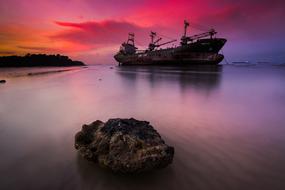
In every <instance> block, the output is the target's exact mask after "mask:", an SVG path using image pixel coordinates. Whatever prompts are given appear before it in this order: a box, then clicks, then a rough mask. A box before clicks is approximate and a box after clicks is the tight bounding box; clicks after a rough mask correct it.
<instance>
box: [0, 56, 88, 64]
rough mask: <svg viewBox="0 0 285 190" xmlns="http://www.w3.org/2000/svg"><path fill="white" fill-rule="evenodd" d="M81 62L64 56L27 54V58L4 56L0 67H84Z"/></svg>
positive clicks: (0, 61) (0, 59)
mask: <svg viewBox="0 0 285 190" xmlns="http://www.w3.org/2000/svg"><path fill="white" fill-rule="evenodd" d="M84 65H85V64H84V63H83V62H81V61H72V60H71V59H70V58H69V57H67V56H63V55H59V54H57V55H46V54H27V55H25V56H16V55H13V56H2V57H0V67H39V66H44V67H47V66H48V67H49V66H84Z"/></svg>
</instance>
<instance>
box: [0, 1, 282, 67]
mask: <svg viewBox="0 0 285 190" xmlns="http://www.w3.org/2000/svg"><path fill="white" fill-rule="evenodd" d="M185 19H187V20H188V21H189V22H190V28H189V30H188V35H194V34H197V33H199V32H203V31H200V30H197V29H196V28H197V26H199V28H203V29H210V28H214V29H215V30H216V31H217V32H218V34H217V37H223V38H226V39H227V40H228V41H227V43H226V45H225V47H224V48H223V50H222V52H223V54H224V55H225V57H226V60H227V61H228V62H231V61H244V60H250V61H273V62H282V63H284V62H285V48H284V47H285V46H284V44H285V24H284V20H285V2H284V1H283V0H270V1H265V0H140V1H138V0H26V1H23V0H1V1H0V56H1V55H15V54H16V55H25V54H27V53H46V54H57V53H59V54H64V55H68V56H70V57H71V58H72V59H77V60H81V61H84V62H85V63H87V64H104V63H115V60H114V59H113V55H114V54H115V53H116V52H117V51H118V49H119V46H120V44H121V43H122V42H124V41H126V39H127V35H128V33H129V32H134V33H135V42H136V45H137V46H138V47H139V48H140V49H142V48H146V46H147V45H148V43H149V40H150V38H149V33H150V31H151V30H152V31H156V32H157V33H158V34H161V35H162V36H163V37H165V39H164V41H167V40H169V39H180V38H181V35H182V33H183V21H184V20H185Z"/></svg>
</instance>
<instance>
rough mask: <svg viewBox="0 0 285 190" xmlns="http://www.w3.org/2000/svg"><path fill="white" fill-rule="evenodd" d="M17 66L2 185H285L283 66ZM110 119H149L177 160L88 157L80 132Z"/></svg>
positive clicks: (0, 108)
mask: <svg viewBox="0 0 285 190" xmlns="http://www.w3.org/2000/svg"><path fill="white" fill-rule="evenodd" d="M32 70H33V72H35V69H32ZM17 71H19V70H17ZM25 71H26V70H25ZM41 71H42V70H41ZM7 72H10V74H7ZM11 72H12V73H13V72H14V71H13V70H8V71H7V70H5V71H3V70H2V72H0V79H4V78H5V79H6V80H7V83H6V84H0V152H1V156H0V189H69V190H70V189H106V190H109V189H116V190H119V189H143V190H145V189H192V190H196V189H219V190H220V189H227V190H230V189H256V190H257V189H258V190H260V189H270V190H272V189H285V84H284V83H285V67H284V66H283V67H282V66H260V65H258V66H250V67H247V66H233V65H225V66H223V68H221V67H219V68H210V69H209V68H207V69H201V68H195V69H189V68H188V69H184V70H182V69H179V68H169V67H164V68H157V67H152V68H147V67H139V68H136V67H126V68H122V67H120V68H119V67H113V68H110V66H94V67H89V68H84V69H74V70H71V71H67V72H61V73H53V74H43V75H35V76H25V74H23V71H22V72H21V74H20V75H16V76H17V77H15V76H14V75H11ZM27 72H30V71H28V70H27ZM112 117H124V118H129V117H134V118H137V119H141V120H148V121H150V122H151V124H153V126H154V127H155V128H156V129H157V130H158V131H159V132H160V134H161V135H162V136H163V138H164V139H165V140H166V142H167V143H168V144H170V145H173V146H174V147H175V157H174V162H173V164H172V165H170V166H169V167H167V168H165V169H162V170H158V171H154V172H150V173H146V174H141V175H137V176H123V175H117V174H113V173H112V172H110V171H106V170H103V169H101V168H99V167H98V166H97V165H96V164H93V163H89V162H87V161H85V160H83V159H81V158H80V157H79V156H78V155H77V152H76V151H75V149H74V147H73V142H74V134H75V133H76V132H77V131H79V130H80V128H81V125H82V124H84V123H90V122H92V121H94V120H96V119H100V120H103V121H105V120H107V119H108V118H112Z"/></svg>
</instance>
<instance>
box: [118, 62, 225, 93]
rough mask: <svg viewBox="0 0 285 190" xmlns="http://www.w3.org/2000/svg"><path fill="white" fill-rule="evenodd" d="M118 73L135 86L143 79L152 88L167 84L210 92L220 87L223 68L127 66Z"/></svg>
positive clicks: (212, 66)
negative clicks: (137, 81)
mask: <svg viewBox="0 0 285 190" xmlns="http://www.w3.org/2000/svg"><path fill="white" fill-rule="evenodd" d="M117 73H119V74H120V75H121V76H122V77H124V78H125V79H126V80H127V81H126V82H127V83H134V85H135V83H136V79H137V78H139V77H142V78H144V79H145V80H147V81H148V82H149V85H150V88H156V86H159V85H160V84H163V83H167V84H168V85H178V86H179V88H180V90H181V91H187V90H198V91H199V90H201V91H206V92H210V91H211V90H214V89H215V88H217V87H218V86H219V83H220V77H221V75H222V66H221V65H209V66H191V67H177V66H168V67H166V66H163V67H159V66H126V67H118V68H117ZM173 90H174V89H173Z"/></svg>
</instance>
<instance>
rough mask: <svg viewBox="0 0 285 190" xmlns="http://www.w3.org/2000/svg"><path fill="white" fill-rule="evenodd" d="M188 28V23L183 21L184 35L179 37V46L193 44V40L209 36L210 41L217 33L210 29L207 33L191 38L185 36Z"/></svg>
mask: <svg viewBox="0 0 285 190" xmlns="http://www.w3.org/2000/svg"><path fill="white" fill-rule="evenodd" d="M188 27H189V22H188V21H186V20H184V33H183V36H182V37H181V45H187V44H188V42H193V41H194V40H199V39H200V38H205V37H208V36H210V38H211V39H212V38H213V36H214V35H215V34H217V32H216V31H215V30H214V29H210V30H209V31H208V32H204V33H201V34H197V35H193V36H186V34H187V28H188Z"/></svg>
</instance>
